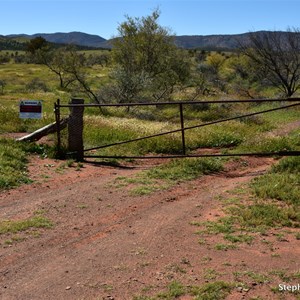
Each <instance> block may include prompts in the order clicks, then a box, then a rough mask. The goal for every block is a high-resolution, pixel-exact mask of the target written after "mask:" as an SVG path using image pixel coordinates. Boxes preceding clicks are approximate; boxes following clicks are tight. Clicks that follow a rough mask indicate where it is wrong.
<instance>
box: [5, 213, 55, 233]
mask: <svg viewBox="0 0 300 300" xmlns="http://www.w3.org/2000/svg"><path fill="white" fill-rule="evenodd" d="M52 226H53V224H52V222H51V221H50V220H49V219H47V218H45V217H43V216H34V217H32V218H30V219H26V220H18V221H12V220H5V221H0V234H6V233H17V232H21V231H26V230H28V229H33V228H51V227H52Z"/></svg>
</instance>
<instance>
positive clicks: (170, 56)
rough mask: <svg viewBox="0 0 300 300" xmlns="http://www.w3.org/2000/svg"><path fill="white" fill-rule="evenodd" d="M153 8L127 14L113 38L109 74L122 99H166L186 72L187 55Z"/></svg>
mask: <svg viewBox="0 0 300 300" xmlns="http://www.w3.org/2000/svg"><path fill="white" fill-rule="evenodd" d="M159 16H160V12H159V11H158V10H155V11H154V12H153V13H152V14H151V15H150V16H147V17H142V18H131V17H128V16H127V17H126V18H127V20H126V21H125V22H123V23H122V24H120V26H119V28H118V31H119V37H118V38H116V39H115V40H114V42H113V50H112V59H113V62H114V63H115V68H114V71H113V73H112V77H113V79H114V80H115V91H116V90H117V94H119V96H118V98H119V99H120V101H121V102H133V101H138V100H139V99H147V100H156V101H158V100H160V99H167V98H169V97H170V96H171V94H172V93H173V91H174V87H175V86H176V85H179V84H183V83H184V82H185V81H186V80H187V79H188V76H189V64H188V58H187V57H186V56H185V55H184V54H183V52H182V51H181V50H179V49H178V48H177V47H176V46H175V44H174V41H173V38H172V36H171V34H170V32H169V30H168V29H166V28H164V27H162V26H161V25H159V24H158V19H159Z"/></svg>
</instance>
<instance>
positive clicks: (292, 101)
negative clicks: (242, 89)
mask: <svg viewBox="0 0 300 300" xmlns="http://www.w3.org/2000/svg"><path fill="white" fill-rule="evenodd" d="M72 100H75V101H71V103H70V104H60V102H59V100H58V101H57V103H55V115H56V122H57V126H58V128H57V129H58V130H57V131H58V138H57V140H58V149H60V129H59V124H60V109H61V108H69V109H70V110H71V115H70V119H69V123H70V122H71V120H72V111H73V119H74V121H75V123H76V122H77V125H76V126H78V124H81V123H82V124H83V122H82V120H78V118H81V119H82V118H83V110H84V108H87V107H100V108H101V107H102V108H105V107H134V106H156V107H158V106H169V105H172V106H177V107H178V114H179V117H180V128H178V129H175V130H171V131H166V132H162V133H157V134H153V135H148V136H143V137H139V138H135V139H131V140H124V141H119V142H116V143H112V144H106V145H99V146H96V147H92V148H86V149H84V147H83V140H82V133H81V140H80V137H79V140H80V141H79V143H78V141H76V142H75V144H79V146H76V147H78V148H77V149H74V147H71V148H70V147H69V150H70V152H69V154H71V155H73V156H75V157H76V158H77V159H78V160H82V159H85V158H117V159H151V158H184V157H220V156H261V157H266V156H298V155H300V151H279V152H254V153H225V154H209V153H208V154H187V153H186V140H185V132H186V131H187V130H192V129H195V128H200V127H205V126H211V125H214V124H220V123H224V122H228V121H232V120H237V119H241V118H246V117H251V116H256V115H260V114H265V113H269V112H273V111H277V110H283V109H288V108H292V107H297V106H300V98H287V99H255V100H252V99H251V100H214V101H174V102H159V103H122V104H84V103H83V102H84V101H83V100H82V99H72ZM78 100H80V101H78ZM276 102H277V103H278V102H279V103H284V105H282V106H280V107H276V108H271V109H267V110H262V111H258V112H253V113H248V114H242V115H239V116H234V117H230V118H224V119H221V120H216V121H212V122H207V123H204V124H203V123H202V124H198V125H194V126H185V122H184V111H183V107H184V106H185V105H195V104H199V105H206V104H208V105H209V104H233V103H236V104H238V103H258V104H260V103H276ZM78 112H79V113H78ZM69 127H70V124H69ZM99 130H101V129H99ZM79 131H80V130H79ZM81 131H82V129H81ZM177 132H180V133H181V145H182V150H181V154H177V155H151V156H148V155H147V156H125V155H124V156H123V155H118V156H109V155H93V154H90V152H91V151H94V150H98V149H103V148H108V147H113V146H116V145H123V144H127V143H133V142H137V141H140V140H144V139H151V138H155V137H158V136H163V135H168V134H172V133H177ZM75 134H76V135H77V139H78V132H77V131H76V133H75ZM69 135H70V133H69ZM71 135H72V133H71ZM69 143H70V141H69Z"/></svg>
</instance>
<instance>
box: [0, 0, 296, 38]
mask: <svg viewBox="0 0 300 300" xmlns="http://www.w3.org/2000/svg"><path fill="white" fill-rule="evenodd" d="M157 7H159V9H160V11H161V17H160V24H161V25H163V26H166V27H169V28H170V29H172V31H173V32H174V33H175V34H177V35H208V34H237V33H244V32H248V31H255V30H286V29H287V27H288V26H290V27H296V28H300V0H231V1H227V0H185V1H184V0H110V1H109V0H93V1H90V0H86V1H83V0H61V1H58V0H57V1H56V0H52V1H51V0H50V1H49V0H33V1H26V0H0V9H1V18H0V35H1V34H2V35H7V34H12V33H14V34H16V33H26V34H33V33H53V32H70V31H82V32H86V33H90V34H97V35H100V36H102V37H104V38H106V39H109V38H111V37H113V36H115V35H117V27H118V24H120V23H121V22H123V21H124V20H125V15H129V16H132V17H141V16H146V15H149V14H150V13H151V12H152V10H153V9H155V8H157Z"/></svg>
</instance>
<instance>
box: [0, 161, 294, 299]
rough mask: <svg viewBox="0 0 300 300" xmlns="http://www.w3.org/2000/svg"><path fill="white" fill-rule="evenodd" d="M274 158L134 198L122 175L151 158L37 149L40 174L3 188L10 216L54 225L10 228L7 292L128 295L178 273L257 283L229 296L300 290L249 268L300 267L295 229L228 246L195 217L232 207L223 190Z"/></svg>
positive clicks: (198, 280) (3, 285)
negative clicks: (104, 158) (75, 160)
mask: <svg viewBox="0 0 300 300" xmlns="http://www.w3.org/2000/svg"><path fill="white" fill-rule="evenodd" d="M273 162H274V161H273V159H256V158H251V159H247V160H243V163H241V162H239V166H236V167H238V168H235V167H231V169H230V170H227V171H226V172H222V174H215V175H210V176H203V177H201V178H199V179H197V180H194V181H193V182H188V183H184V184H183V183H182V184H179V185H177V186H175V187H173V188H170V189H169V190H165V191H160V192H155V193H153V194H151V195H148V196H135V197H133V196H130V194H129V193H128V187H123V188H120V187H118V186H117V185H116V182H115V178H117V177H119V176H125V177H130V176H133V175H134V174H135V173H137V172H140V171H141V169H146V168H149V167H151V165H150V163H149V164H148V162H145V163H144V164H143V165H142V166H141V165H133V166H132V168H114V167H108V166H95V165H91V164H84V168H82V169H80V171H78V170H76V168H63V169H62V170H60V169H61V168H59V166H60V164H61V162H59V161H52V160H47V159H46V160H40V159H39V158H37V157H34V158H33V159H32V161H31V164H30V167H29V169H30V174H31V177H32V179H33V180H34V183H32V184H30V185H23V186H21V187H19V188H17V189H15V190H11V191H5V192H2V193H1V194H0V207H1V209H0V219H1V220H5V219H9V220H18V219H25V218H29V217H32V216H34V214H43V215H44V216H46V217H47V218H49V219H50V220H51V221H52V222H53V223H54V226H53V227H52V228H50V229H38V230H34V231H33V230H29V231H27V232H24V233H19V234H14V235H12V234H4V235H0V242H1V252H0V253H1V254H0V259H1V261H0V276H1V279H0V298H1V299H3V300H9V299H20V300H21V299H22V300H27V299H28V300H29V299H30V300H33V299H122V300H123V299H124V300H126V299H133V297H134V295H141V294H143V295H145V294H150V295H156V294H157V293H158V292H161V291H162V290H164V289H165V288H166V287H167V285H168V284H169V283H170V282H172V281H174V280H178V281H180V282H181V283H183V284H185V285H196V286H197V285H202V284H205V283H207V282H214V281H216V280H223V281H226V282H235V281H236V280H237V276H242V279H241V281H243V282H244V283H246V284H247V288H241V287H240V286H239V287H236V288H234V289H232V291H231V293H230V295H229V296H228V297H227V298H226V299H251V298H252V299H254V297H258V296H259V297H261V298H256V299H296V298H295V296H294V295H293V294H291V293H285V294H280V293H274V292H272V290H271V288H276V286H277V285H278V284H279V283H280V277H278V276H277V277H276V278H277V279H276V278H275V279H274V277H272V279H266V280H261V279H257V278H255V276H250V275H249V274H258V275H261V276H262V274H266V272H267V271H268V274H270V272H271V271H273V272H275V271H277V272H279V271H282V272H283V271H285V272H288V273H293V272H299V257H300V250H299V240H296V239H295V238H293V237H292V235H289V234H287V235H285V240H284V241H282V240H279V239H277V238H276V232H277V231H276V229H274V230H272V231H271V232H268V233H266V235H265V236H260V235H258V236H257V237H256V238H255V241H254V242H253V243H251V244H245V243H244V244H241V245H239V247H238V248H236V249H229V250H224V251H220V250H217V249H216V248H215V247H214V245H215V244H216V243H218V242H219V239H220V237H218V236H209V237H206V240H205V243H199V235H197V234H195V232H196V231H197V228H195V226H193V225H191V223H192V222H193V221H206V220H214V219H216V218H218V217H220V216H222V215H223V214H224V211H223V204H224V202H223V201H222V200H221V199H223V200H224V199H228V198H230V197H232V191H234V190H236V189H237V188H242V187H243V184H247V183H249V182H250V180H252V178H253V177H254V176H258V175H259V174H262V173H263V172H264V171H265V170H267V169H268V168H269V166H270V165H271V164H272V163H273ZM147 164H148V165H147ZM242 166H244V167H242ZM58 170H59V171H58ZM275 254H276V255H275ZM237 274H239V275H237ZM274 274H275V273H274ZM278 274H279V273H278ZM247 275H249V276H247ZM258 275H257V276H258ZM299 280H300V279H299ZM280 297H284V298H280ZM178 299H192V297H190V296H185V297H182V298H178Z"/></svg>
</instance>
